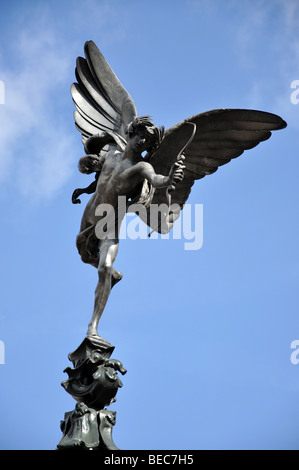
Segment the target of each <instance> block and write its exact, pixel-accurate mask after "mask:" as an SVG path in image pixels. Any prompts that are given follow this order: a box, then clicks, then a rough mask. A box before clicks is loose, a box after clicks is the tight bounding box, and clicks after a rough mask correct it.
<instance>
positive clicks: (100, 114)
mask: <svg viewBox="0 0 299 470" xmlns="http://www.w3.org/2000/svg"><path fill="white" fill-rule="evenodd" d="M84 51H85V57H86V58H85V59H84V58H82V57H78V59H77V63H76V79H77V83H73V84H72V87H71V94H72V98H73V101H74V103H75V106H76V111H75V112H74V118H75V124H76V127H77V129H78V130H79V131H80V132H81V134H82V142H83V144H85V143H86V140H87V139H88V138H89V137H91V136H93V135H96V134H98V133H101V132H103V131H106V132H108V133H113V134H115V133H116V134H119V135H120V136H121V137H122V138H123V140H124V141H126V135H125V129H126V127H127V125H128V124H129V123H130V122H131V121H132V120H133V119H134V118H135V117H136V116H137V110H136V106H135V104H134V101H133V99H132V98H131V96H130V95H129V93H128V92H127V90H126V89H125V88H124V87H123V85H122V84H121V83H120V81H119V80H118V78H117V77H116V75H115V73H114V72H113V70H112V69H111V67H110V66H109V64H108V63H107V62H106V60H105V59H104V57H103V55H102V54H101V52H100V51H99V49H98V48H97V46H96V45H95V44H94V42H92V41H88V42H86V43H85V46H84ZM106 150H107V148H106Z"/></svg>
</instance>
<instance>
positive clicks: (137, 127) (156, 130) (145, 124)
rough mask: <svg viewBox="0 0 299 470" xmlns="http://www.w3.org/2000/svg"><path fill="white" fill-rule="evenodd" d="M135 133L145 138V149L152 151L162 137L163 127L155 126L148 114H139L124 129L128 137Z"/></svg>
mask: <svg viewBox="0 0 299 470" xmlns="http://www.w3.org/2000/svg"><path fill="white" fill-rule="evenodd" d="M136 133H138V134H141V135H142V136H143V137H144V139H146V150H147V151H148V152H149V153H152V152H153V151H154V150H155V149H156V148H157V147H158V146H159V144H160V143H161V141H162V139H163V136H164V127H157V126H155V125H154V123H153V121H152V119H151V117H150V116H139V117H136V118H135V119H134V120H133V121H132V122H130V124H129V125H128V127H127V129H126V134H128V135H129V137H133V136H134V135H135V134H136Z"/></svg>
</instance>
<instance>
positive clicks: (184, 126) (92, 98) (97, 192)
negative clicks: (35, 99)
mask: <svg viewBox="0 0 299 470" xmlns="http://www.w3.org/2000/svg"><path fill="white" fill-rule="evenodd" d="M76 79H77V82H76V83H74V84H73V85H72V87H71V93H72V97H73V100H74V103H75V106H76V111H75V113H74V117H75V124H76V127H77V129H78V130H79V132H80V133H81V135H82V142H83V145H84V151H85V154H86V155H85V156H83V157H82V158H81V159H80V161H79V170H80V172H82V173H85V174H91V173H95V179H94V181H92V182H91V183H90V184H89V186H87V187H86V188H79V189H76V190H75V191H74V193H73V195H72V202H73V203H74V204H78V203H80V202H81V201H80V199H79V197H80V196H81V195H82V194H84V193H86V194H92V196H91V198H90V200H89V201H88V203H87V205H86V208H85V210H84V213H83V217H82V221H81V227H80V231H79V234H78V236H77V240H76V244H77V248H78V251H79V253H80V256H81V259H82V261H83V262H84V263H88V264H90V265H92V266H94V267H95V268H96V269H97V272H98V284H97V287H96V291H95V300H94V310H93V313H92V316H91V319H90V322H89V325H88V330H87V337H86V338H85V339H84V341H83V343H82V344H81V345H80V346H79V348H78V349H77V350H76V351H75V352H74V353H72V354H70V355H69V358H70V360H71V361H72V363H73V366H74V368H73V369H71V368H70V367H68V368H67V369H66V370H65V372H67V373H68V376H69V378H68V379H67V380H66V381H65V382H63V384H62V385H63V387H64V388H65V390H66V391H67V392H68V393H70V394H71V395H72V396H73V397H74V399H75V400H76V401H77V405H76V409H75V410H74V411H72V412H70V413H66V416H65V419H64V421H63V423H62V431H63V433H64V435H63V438H62V440H61V442H60V443H59V446H58V447H59V448H60V449H65V448H74V447H78V448H86V449H88V448H108V449H115V448H116V446H115V445H114V443H113V441H112V437H111V430H112V426H113V424H114V421H115V415H114V414H113V413H112V412H109V411H108V410H106V409H104V407H105V406H108V405H109V404H110V403H111V402H112V401H113V400H114V399H115V395H116V393H117V390H118V388H119V387H120V386H121V382H120V380H119V378H118V375H117V372H120V373H121V374H124V373H125V369H124V368H123V366H122V364H121V363H120V362H119V361H117V360H112V359H110V354H111V353H112V351H113V347H112V346H111V345H110V344H109V343H107V341H106V340H104V339H103V338H101V337H100V336H99V333H98V324H99V320H100V318H101V316H102V313H103V311H104V309H105V306H106V303H107V300H108V298H109V295H110V292H111V289H112V287H113V286H114V285H115V284H116V283H118V282H119V281H120V280H121V279H122V274H121V273H120V272H119V271H116V270H115V268H114V262H115V259H116V256H117V252H118V247H119V232H120V227H121V223H122V220H123V218H124V216H125V214H126V212H128V210H129V209H131V208H132V206H134V207H135V208H137V209H136V210H135V212H136V213H137V214H138V215H139V217H140V218H141V219H142V220H143V221H144V222H145V223H146V224H147V225H148V226H149V227H150V228H151V230H152V231H157V232H159V233H168V232H169V231H170V230H171V228H172V227H173V224H174V222H175V221H176V220H177V219H178V217H179V215H180V211H181V210H182V209H183V207H184V204H185V203H186V201H187V199H188V197H189V195H190V192H191V189H192V186H193V184H194V183H195V181H196V180H199V179H201V178H203V177H205V176H206V175H211V174H212V173H214V172H215V171H217V169H218V168H219V167H220V166H222V165H224V164H226V163H228V162H230V161H231V160H232V159H234V158H236V157H238V156H239V155H241V154H242V153H243V152H244V150H247V149H251V148H253V147H255V146H256V145H258V144H259V143H260V142H262V141H265V140H267V139H269V137H270V136H271V131H274V130H279V129H283V128H284V127H286V123H285V122H284V121H283V120H282V119H281V118H280V117H279V116H277V115H275V114H271V113H267V112H263V111H255V110H247V109H216V110H212V111H207V112H204V113H201V114H196V115H195V116H192V117H189V118H187V119H185V120H183V121H181V122H179V123H178V124H175V125H174V126H172V127H170V128H168V129H167V130H165V129H164V128H163V127H160V128H158V127H157V126H155V125H154V124H153V122H152V120H151V118H150V117H149V116H138V114H137V109H136V106H135V103H134V101H133V99H132V98H131V96H130V95H129V93H128V92H127V90H126V89H125V88H124V87H123V86H122V84H121V83H120V81H119V80H118V78H117V77H116V75H115V74H114V72H113V71H112V69H111V68H110V66H109V65H108V63H107V62H106V60H105V59H104V57H103V56H102V54H101V52H100V51H99V50H98V48H97V47H96V45H95V44H94V43H93V42H92V41H88V42H87V43H86V44H85V58H82V57H79V58H78V59H77V64H76ZM155 205H156V206H159V207H162V205H163V208H164V209H163V211H162V216H161V219H160V221H159V223H158V225H157V221H156V219H155V218H154V219H153V218H152V217H151V215H152V212H151V210H152V208H153V207H154V206H155ZM170 207H171V210H170ZM87 429H88V431H87Z"/></svg>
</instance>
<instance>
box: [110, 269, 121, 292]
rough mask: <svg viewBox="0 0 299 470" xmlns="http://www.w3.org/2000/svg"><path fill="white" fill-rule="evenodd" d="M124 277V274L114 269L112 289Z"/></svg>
mask: <svg viewBox="0 0 299 470" xmlns="http://www.w3.org/2000/svg"><path fill="white" fill-rule="evenodd" d="M122 278H123V275H122V273H121V272H119V271H114V272H113V274H112V279H111V289H112V287H113V286H115V284H117V283H118V282H119V281H121V280H122Z"/></svg>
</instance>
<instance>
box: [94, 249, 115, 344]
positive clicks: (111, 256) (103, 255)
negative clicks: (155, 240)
mask: <svg viewBox="0 0 299 470" xmlns="http://www.w3.org/2000/svg"><path fill="white" fill-rule="evenodd" d="M117 252H118V240H101V241H100V243H99V255H100V256H99V257H100V262H99V266H98V275H99V281H98V284H97V287H96V290H95V302H94V310H93V314H92V317H91V320H90V322H89V324H88V331H87V335H88V336H97V335H98V332H97V329H98V323H99V320H100V318H101V316H102V313H103V311H104V308H105V306H106V303H107V300H108V298H109V294H110V291H111V288H112V274H113V273H114V272H115V270H114V268H113V263H114V261H115V258H116V256H117Z"/></svg>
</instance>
